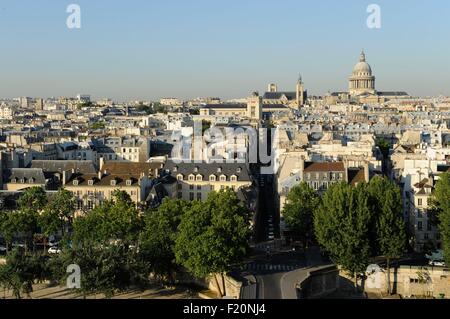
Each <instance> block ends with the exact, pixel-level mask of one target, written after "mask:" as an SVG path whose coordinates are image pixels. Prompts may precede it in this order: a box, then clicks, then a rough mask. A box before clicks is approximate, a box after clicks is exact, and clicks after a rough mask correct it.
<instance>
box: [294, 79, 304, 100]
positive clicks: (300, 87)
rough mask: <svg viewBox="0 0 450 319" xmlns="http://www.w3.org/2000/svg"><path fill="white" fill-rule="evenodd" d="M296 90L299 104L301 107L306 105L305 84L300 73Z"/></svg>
mask: <svg viewBox="0 0 450 319" xmlns="http://www.w3.org/2000/svg"><path fill="white" fill-rule="evenodd" d="M295 91H296V99H297V100H296V101H297V106H298V107H301V106H303V105H305V102H306V91H305V86H304V84H303V81H302V76H301V75H299V77H298V81H297V87H296V90H295Z"/></svg>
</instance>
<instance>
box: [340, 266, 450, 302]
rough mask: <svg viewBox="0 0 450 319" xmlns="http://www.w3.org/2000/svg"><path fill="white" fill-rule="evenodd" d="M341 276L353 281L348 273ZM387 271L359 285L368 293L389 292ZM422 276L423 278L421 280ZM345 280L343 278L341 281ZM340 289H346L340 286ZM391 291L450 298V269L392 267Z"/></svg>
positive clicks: (403, 294)
mask: <svg viewBox="0 0 450 319" xmlns="http://www.w3.org/2000/svg"><path fill="white" fill-rule="evenodd" d="M340 276H341V278H346V279H348V280H350V281H353V279H352V278H350V277H349V276H348V275H347V274H346V273H344V272H342V271H341V273H340ZM386 277H387V274H386V271H385V270H383V271H382V272H375V273H373V274H371V275H370V276H368V278H367V279H366V280H365V281H364V282H361V281H359V282H358V285H360V286H361V285H364V290H365V292H367V293H375V294H380V295H381V294H385V293H386V292H387V278H386ZM421 278H422V280H421ZM342 282H343V281H342V280H341V283H342ZM340 289H345V288H344V287H343V286H340ZM391 291H392V292H393V293H396V294H398V295H401V296H403V297H410V296H420V297H422V296H428V297H435V298H440V297H441V295H444V296H445V298H450V269H445V268H441V267H418V266H401V267H400V268H397V269H394V268H393V269H391Z"/></svg>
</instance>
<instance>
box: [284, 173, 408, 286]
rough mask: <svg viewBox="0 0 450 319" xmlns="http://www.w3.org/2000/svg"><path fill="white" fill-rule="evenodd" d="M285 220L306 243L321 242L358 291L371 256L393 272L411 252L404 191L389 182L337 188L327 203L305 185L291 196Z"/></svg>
mask: <svg viewBox="0 0 450 319" xmlns="http://www.w3.org/2000/svg"><path fill="white" fill-rule="evenodd" d="M284 216H285V220H286V224H287V225H288V227H289V228H290V229H292V230H294V231H295V232H297V233H298V234H300V235H301V236H302V237H303V239H304V240H305V242H306V241H307V240H309V239H312V238H313V237H315V239H316V240H317V242H318V243H319V244H320V246H321V247H323V248H324V250H325V251H327V252H328V253H329V254H330V257H331V259H332V260H333V261H334V262H335V263H337V264H338V265H340V266H342V267H343V268H344V269H345V270H346V271H348V272H349V273H350V274H352V276H353V277H354V279H355V287H357V286H356V285H357V275H358V274H359V273H362V272H365V270H366V269H367V266H368V265H369V261H370V257H371V256H378V255H384V256H385V257H386V259H387V263H388V269H389V263H390V261H391V259H393V258H398V257H400V256H401V255H402V254H403V253H404V252H405V249H406V230H405V226H404V222H403V215H402V200H401V192H400V189H399V188H398V187H397V186H396V185H395V184H393V183H392V182H390V181H389V180H387V179H385V178H381V177H376V178H374V179H372V181H371V182H370V183H369V184H366V183H360V184H358V185H357V186H356V187H352V186H350V185H348V184H346V183H337V184H334V185H332V186H331V187H330V188H329V189H328V190H327V192H325V194H324V195H323V196H322V198H320V197H319V196H318V195H317V194H316V192H315V191H314V190H312V189H311V188H310V187H309V186H308V185H307V184H306V183H302V184H301V185H300V186H298V187H295V188H294V189H292V191H291V192H290V194H289V195H288V198H287V204H286V206H285V209H284ZM388 278H389V275H388ZM388 286H389V285H388Z"/></svg>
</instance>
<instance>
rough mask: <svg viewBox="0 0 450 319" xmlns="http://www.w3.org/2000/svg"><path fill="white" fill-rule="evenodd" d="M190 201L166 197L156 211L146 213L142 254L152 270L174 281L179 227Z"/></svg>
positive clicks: (141, 238) (141, 242)
mask: <svg viewBox="0 0 450 319" xmlns="http://www.w3.org/2000/svg"><path fill="white" fill-rule="evenodd" d="M188 206H189V202H185V201H182V200H177V199H169V198H166V199H164V200H163V202H162V204H161V205H160V206H159V207H158V209H157V210H155V211H149V212H147V213H146V215H145V218H144V221H145V228H144V231H143V233H142V234H141V237H140V246H139V248H140V254H141V257H142V259H143V260H145V261H146V262H148V263H149V268H150V270H151V271H152V272H153V273H154V274H155V275H156V276H160V277H168V278H169V281H170V282H173V271H174V270H176V269H177V265H176V262H175V254H174V246H175V239H176V236H177V234H178V232H177V229H178V226H179V224H180V222H181V217H182V216H183V212H184V211H186V209H187V208H188Z"/></svg>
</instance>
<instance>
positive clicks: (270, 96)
mask: <svg viewBox="0 0 450 319" xmlns="http://www.w3.org/2000/svg"><path fill="white" fill-rule="evenodd" d="M283 95H285V96H286V97H287V99H288V100H295V99H296V98H297V93H296V92H266V93H264V96H263V99H265V100H279V99H281V97H282V96H283Z"/></svg>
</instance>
